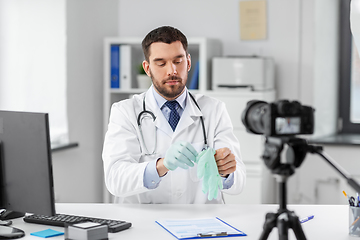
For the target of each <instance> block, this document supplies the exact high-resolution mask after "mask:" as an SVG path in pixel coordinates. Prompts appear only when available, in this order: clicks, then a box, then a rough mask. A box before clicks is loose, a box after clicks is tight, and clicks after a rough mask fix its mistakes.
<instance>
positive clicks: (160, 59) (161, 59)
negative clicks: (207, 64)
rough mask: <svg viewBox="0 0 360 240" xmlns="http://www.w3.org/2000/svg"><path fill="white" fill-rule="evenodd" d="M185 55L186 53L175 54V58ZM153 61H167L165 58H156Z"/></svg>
mask: <svg viewBox="0 0 360 240" xmlns="http://www.w3.org/2000/svg"><path fill="white" fill-rule="evenodd" d="M184 56H185V55H184V54H179V55H177V56H175V57H174V58H173V59H177V58H182V57H184ZM153 61H154V62H160V61H165V59H164V58H154V59H153Z"/></svg>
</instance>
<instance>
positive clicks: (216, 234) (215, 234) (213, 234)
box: [198, 232, 228, 238]
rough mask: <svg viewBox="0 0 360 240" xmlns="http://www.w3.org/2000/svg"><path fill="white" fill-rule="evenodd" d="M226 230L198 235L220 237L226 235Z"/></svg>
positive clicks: (199, 235)
mask: <svg viewBox="0 0 360 240" xmlns="http://www.w3.org/2000/svg"><path fill="white" fill-rule="evenodd" d="M227 235H228V234H227V232H220V233H212V232H209V233H199V234H198V237H205V238H206V237H220V236H227Z"/></svg>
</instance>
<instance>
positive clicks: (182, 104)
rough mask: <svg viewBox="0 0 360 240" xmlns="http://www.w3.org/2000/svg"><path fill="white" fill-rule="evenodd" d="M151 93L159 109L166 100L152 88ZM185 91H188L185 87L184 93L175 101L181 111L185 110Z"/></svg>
mask: <svg viewBox="0 0 360 240" xmlns="http://www.w3.org/2000/svg"><path fill="white" fill-rule="evenodd" d="M152 91H153V95H154V97H155V101H156V103H157V105H158V106H159V108H160V109H161V108H162V107H163V105H164V104H165V103H166V102H167V100H166V99H165V98H164V97H163V96H161V95H160V94H159V93H158V92H156V90H155V88H154V87H152ZM187 91H188V90H187V88H186V87H185V91H184V92H183V93H182V94H181V95H180V96H178V97H177V98H176V99H175V100H176V101H177V102H178V103H179V105H180V107H181V108H182V109H185V106H186V96H187Z"/></svg>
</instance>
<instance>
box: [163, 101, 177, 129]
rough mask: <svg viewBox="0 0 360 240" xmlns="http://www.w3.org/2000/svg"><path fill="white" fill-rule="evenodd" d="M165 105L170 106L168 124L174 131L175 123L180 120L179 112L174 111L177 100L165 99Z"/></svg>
mask: <svg viewBox="0 0 360 240" xmlns="http://www.w3.org/2000/svg"><path fill="white" fill-rule="evenodd" d="M165 105H166V106H167V107H168V108H170V110H171V112H170V117H169V124H170V126H171V128H172V130H173V131H175V128H176V125H177V124H178V122H179V120H180V116H179V113H178V112H177V111H176V108H177V106H178V105H179V103H178V102H177V101H175V100H174V101H167V102H166V103H165Z"/></svg>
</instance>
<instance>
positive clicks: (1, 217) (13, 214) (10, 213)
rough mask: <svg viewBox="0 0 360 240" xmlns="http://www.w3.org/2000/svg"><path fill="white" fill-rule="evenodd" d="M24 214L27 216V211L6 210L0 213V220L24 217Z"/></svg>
mask: <svg viewBox="0 0 360 240" xmlns="http://www.w3.org/2000/svg"><path fill="white" fill-rule="evenodd" d="M4 210H5V209H3V211H4ZM23 216H25V213H22V212H15V211H10V210H5V212H3V213H2V214H1V215H0V220H9V219H14V218H19V217H23Z"/></svg>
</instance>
